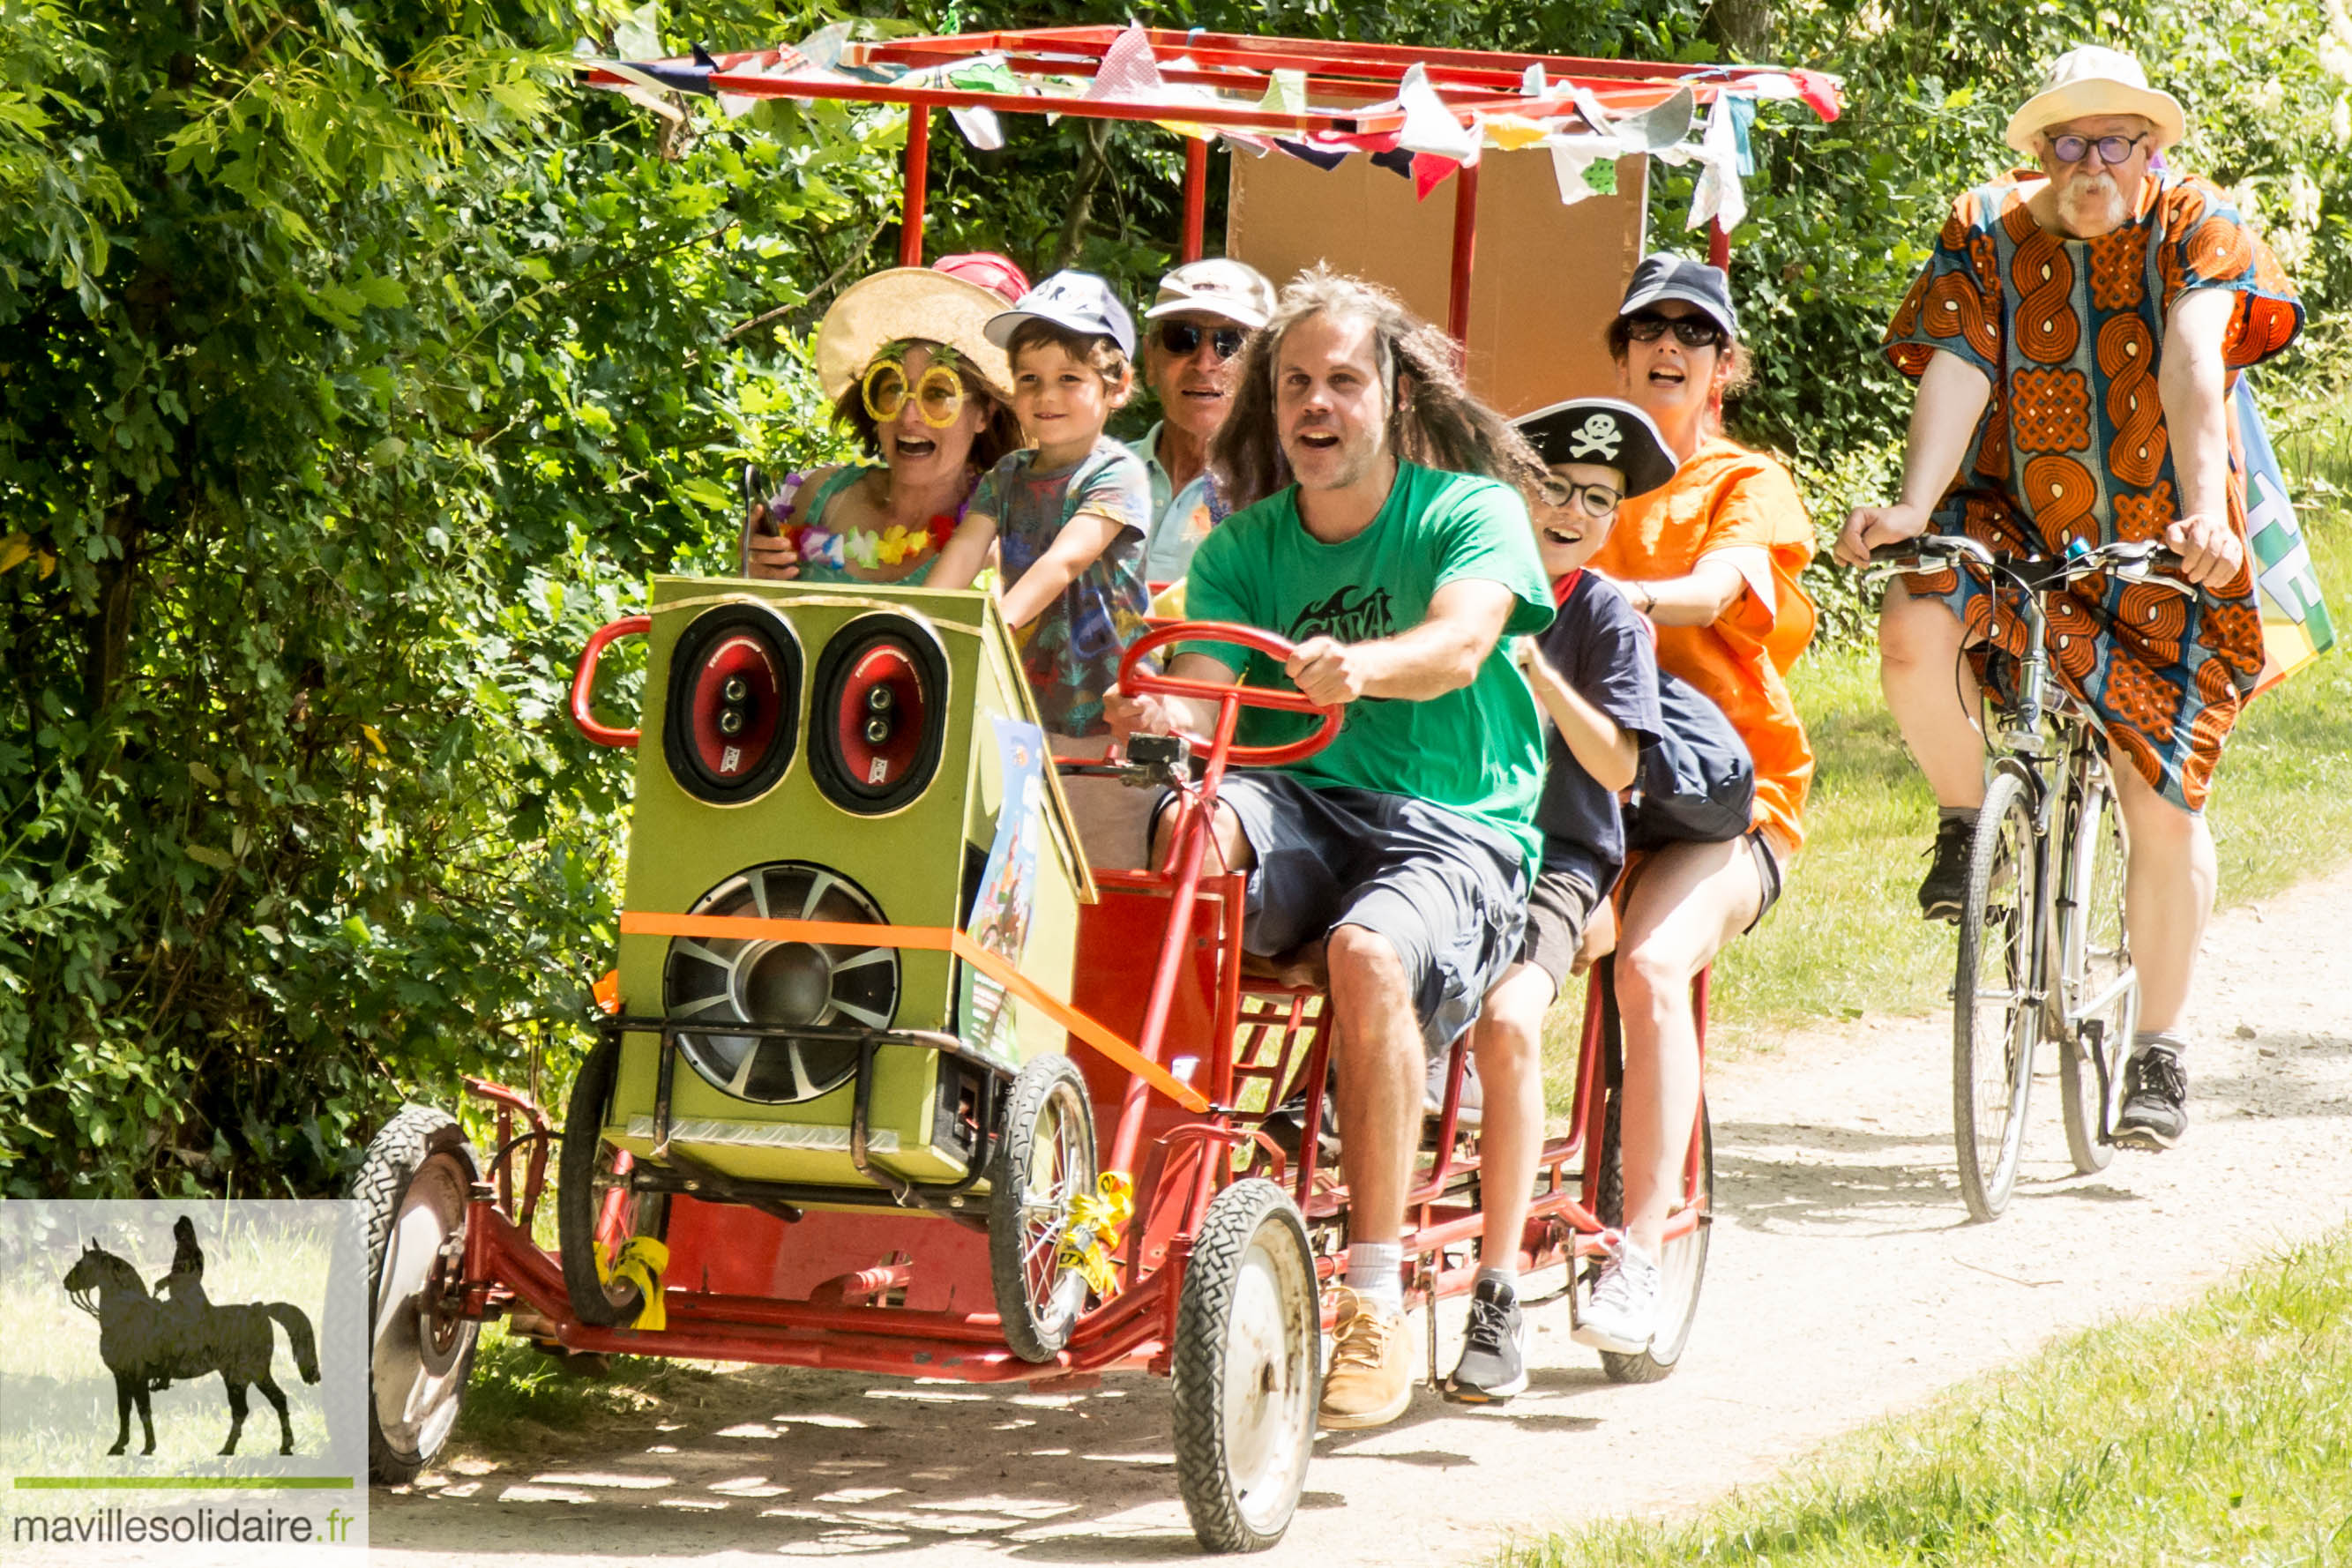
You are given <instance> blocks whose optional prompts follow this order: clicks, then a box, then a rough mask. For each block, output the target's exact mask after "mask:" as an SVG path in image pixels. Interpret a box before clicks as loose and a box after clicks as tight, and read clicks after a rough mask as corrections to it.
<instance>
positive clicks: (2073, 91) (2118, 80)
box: [2004, 44, 2189, 154]
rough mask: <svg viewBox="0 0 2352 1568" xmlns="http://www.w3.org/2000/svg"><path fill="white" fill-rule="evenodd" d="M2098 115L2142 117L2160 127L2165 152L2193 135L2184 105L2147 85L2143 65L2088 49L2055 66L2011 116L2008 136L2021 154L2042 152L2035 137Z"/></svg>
mask: <svg viewBox="0 0 2352 1568" xmlns="http://www.w3.org/2000/svg"><path fill="white" fill-rule="evenodd" d="M2094 114H2137V115H2138V116H2139V117H2140V118H2141V119H2143V120H2146V121H2148V122H2150V123H2151V124H2153V125H2154V126H2155V127H2156V145H2157V148H2158V151H2159V152H2160V151H2162V150H2163V149H2165V148H2167V147H2169V146H2171V145H2172V144H2173V143H2174V142H2178V141H2179V140H2180V139H2181V138H2182V137H2183V136H2186V135H2188V134H2189V116H2188V114H2187V112H2186V111H2184V110H2182V109H2181V107H2180V100H2179V99H2177V98H2175V97H2173V96H2172V95H2171V94H2170V93H2168V92H2163V91H2159V90H2158V89H2155V88H2152V87H2150V86H2148V85H2147V72H2146V71H2144V70H2142V69H2140V65H2139V61H2137V60H2136V59H2134V58H2132V57H2131V56H2129V55H2127V54H2125V53H2124V52H2123V51H2122V50H2120V49H2107V48H2101V47H2099V46H2098V45H2096V44H2085V45H2084V46H2083V47H2081V48H2079V49H2069V50H2067V51H2066V52H2065V53H2064V54H2063V55H2060V56H2059V57H2058V58H2056V59H2054V60H2052V61H2051V62H2050V69H2049V71H2048V72H2047V73H2046V74H2044V75H2043V77H2042V90H2041V91H2039V92H2037V93H2035V94H2034V95H2033V96H2032V98H2029V99H2027V100H2025V103H2024V105H2023V107H2021V109H2019V110H2018V111H2017V112H2016V113H2014V114H2012V115H2011V116H2010V117H2009V130H2008V131H2007V132H2006V133H2005V135H2004V140H2006V141H2007V142H2009V144H2010V145H2011V147H2013V148H2015V149H2016V150H2017V151H2018V152H2020V153H2029V154H2032V153H2039V152H2041V151H2042V149H2041V148H2040V147H2038V146H2036V145H2035V144H2034V138H2035V137H2037V136H2039V135H2041V134H2042V132H2044V131H2047V130H2049V129H2050V127H2052V126H2053V125H2063V124H2064V123H2065V122H2066V121H2069V120H2081V119H2084V118H2085V117H2086V116H2089V115H2094Z"/></svg>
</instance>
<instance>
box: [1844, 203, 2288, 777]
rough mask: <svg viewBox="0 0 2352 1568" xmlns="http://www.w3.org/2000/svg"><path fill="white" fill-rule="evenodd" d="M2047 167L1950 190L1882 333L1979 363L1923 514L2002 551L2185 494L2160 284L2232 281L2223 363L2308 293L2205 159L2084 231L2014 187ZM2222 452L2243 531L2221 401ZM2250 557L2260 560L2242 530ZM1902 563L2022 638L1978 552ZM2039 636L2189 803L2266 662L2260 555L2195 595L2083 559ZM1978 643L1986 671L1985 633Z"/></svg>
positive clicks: (2269, 337)
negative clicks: (2039, 220)
mask: <svg viewBox="0 0 2352 1568" xmlns="http://www.w3.org/2000/svg"><path fill="white" fill-rule="evenodd" d="M2037 184H2039V179H2038V176H2027V177H2026V178H2025V180H2024V182H2023V183H2018V182H2016V181H2003V182H2000V183H1996V184H1990V185H1981V186H1979V187H1978V188H1977V189H1975V190H1973V191H1970V192H1969V194H1968V195H1965V196H1962V197H1961V198H1960V199H1959V201H1958V202H1957V203H1956V204H1954V205H1953V208H1952V214H1951V216H1950V217H1949V218H1948V220H1947V221H1946V222H1945V224H1944V228H1943V232H1942V234H1941V235H1939V236H1938V237H1937V241H1936V251H1935V254H1934V256H1933V257H1931V258H1929V260H1928V262H1927V268H1925V270H1923V271H1922V272H1921V273H1920V275H1919V279H1918V280H1917V281H1916V283H1914V284H1913V285H1912V287H1911V291H1910V293H1909V294H1908V295H1906V297H1905V299H1904V300H1903V305H1902V308H1901V309H1900V310H1897V311H1896V312H1895V321H1894V323H1893V324H1892V325H1891V326H1889V327H1888V328H1887V331H1886V342H1885V351H1886V355H1887V357H1888V358H1889V359H1890V360H1892V361H1893V362H1894V363H1895V368H1896V369H1898V370H1901V371H1902V372H1903V373H1904V374H1906V375H1911V376H1915V377H1916V376H1918V375H1922V374H1925V373H1926V371H1927V363H1928V362H1929V360H1931V359H1932V358H1933V357H1934V353H1935V351H1937V350H1938V349H1940V350H1943V351H1944V352H1946V353H1953V354H1957V355H1958V356H1959V357H1960V358H1961V359H1964V360H1966V361H1967V362H1968V363H1970V364H1972V365H1974V366H1975V367H1976V368H1977V369H1978V370H1979V371H1981V372H1983V373H1984V374H1985V376H1986V378H1987V379H1988V380H1990V382H1991V383H1992V398H1991V401H1990V403H1989V404H1988V405H1987V406H1986V409H1985V415H1984V417H1983V419H1982V420H1981V421H1980V422H1979V425H1978V426H1977V430H1976V433H1975V436H1974V437H1973V439H1972V441H1971V443H1970V446H1969V454H1968V457H1967V458H1966V460H1965V461H1964V462H1963V463H1962V464H1961V465H1960V471H1959V474H1958V478H1957V479H1955V480H1954V482H1953V484H1952V487H1951V489H1949V490H1948V491H1947V492H1946V493H1945V495H1944V499H1943V501H1942V503H1941V504H1940V505H1939V506H1938V507H1937V510H1936V513H1935V520H1934V523H1933V526H1934V527H1935V529H1936V530H1937V531H1938V532H1943V533H1966V534H1968V535H1969V537H1971V538H1974V539H1976V540H1978V541H1979V542H1982V543H1984V544H1986V545H1989V546H1990V547H1992V548H1993V549H1995V550H2000V551H2006V552H2011V553H2023V552H2027V551H2032V552H2037V553H2042V554H2053V553H2057V552H2063V551H2064V550H2065V549H2066V547H2067V546H2068V545H2069V544H2070V543H2071V542H2074V541H2076V540H2080V541H2082V542H2084V544H2086V545H2092V546H2095V545H2099V544H2103V543H2106V542H2110V541H2114V540H2147V539H2155V538H2157V537H2158V536H2159V535H2161V534H2162V532H2163V531H2164V530H2165V529H2166V528H2167V527H2168V526H2169V525H2170V524H2171V523H2172V522H2174V521H2177V520H2178V519H2179V516H2180V503H2179V479H2178V476H2177V475H2176V474H2175V472H2174V469H2173V464H2172V452H2171V445H2170V442H2169V440H2168V437H2167V435H2166V431H2165V426H2164V406H2163V403H2162V401H2161V399H2160V398H2159V397H2158V390H2157V367H2158V360H2159V358H2160V356H2161V354H2162V353H2163V343H2164V332H2165V323H2166V321H2167V319H2168V315H2169V313H2170V311H2171V309H2172V305H2173V302H2174V301H2175V300H2178V299H2179V298H2180V297H2181V295H2183V294H2184V293H2187V292H2188V291H2189V290H2191V289H2226V290H2228V291H2230V292H2231V293H2233V294H2235V295H2237V296H2238V299H2237V301H2236V310H2235V312H2234V314H2233V315H2232V316H2231V322H2230V327H2229V331H2228V332H2227V334H2226V336H2225V337H2224V339H2223V346H2222V358H2223V362H2224V364H2225V366H2226V368H2227V369H2228V371H2229V372H2230V374H2231V380H2232V381H2234V380H2235V377H2236V373H2237V372H2239V371H2242V370H2244V369H2246V368H2247V367H2248V366H2250V365H2254V364H2258V363H2261V362H2262V361H2263V360H2265V359H2267V358H2269V357H2270V356H2271V355H2273V354H2274V353H2278V352H2279V351H2280V350H2281V349H2284V348H2285V347H2286V345H2287V344H2288V343H2289V342H2292V341H2293V340H2294V335H2295V333H2296V332H2297V331H2299V330H2301V327H2302V323H2303V307H2302V306H2301V305H2300V304H2299V303H2298V302H2297V301H2296V300H2295V297H2294V289H2293V287H2292V285H2290V284H2289V283H2288V282H2287V280H2286V277H2285V275H2284V273H2283V272H2281V271H2280V270H2279V266H2278V263H2277V261H2276V260H2275V259H2273V257H2272V256H2271V253H2270V249H2269V247H2267V246H2265V245H2263V243H2262V241H2261V240H2259V239H2257V238H2255V237H2254V235H2253V232H2252V230H2251V229H2249V228H2248V227H2247V226H2246V224H2245V222H2244V220H2243V219H2242V218H2241V217H2240V216H2238V213H2237V211H2236V210H2235V209H2234V208H2233V207H2232V206H2231V205H2230V204H2229V201H2228V198H2226V197H2225V196H2224V195H2222V194H2221V192H2220V191H2219V190H2217V189H2215V188H2214V187H2213V186H2212V185H2210V184H2206V183H2205V182H2204V181H2202V180H2198V179H2192V178H2184V177H2182V176H2181V175H2179V174H2173V173H2171V172H2169V171H2167V172H2164V173H2161V174H2149V175H2148V176H2147V183H2146V184H2145V185H2144V186H2143V188H2142V190H2141V193H2140V200H2139V205H2138V210H2137V216H2135V217H2134V218H2133V219H2132V220H2131V221H2129V222H2127V223H2126V224H2125V225H2124V226H2122V227H2120V228H2118V229H2116V231H2115V232H2114V233H2112V234H2108V235H2104V236H2102V237H2099V238H2097V239H2092V240H2077V239H2067V238H2063V237H2060V236H2058V235H2054V234H2052V233H2049V232H2048V231H2047V230H2045V229H2043V228H2042V226H2040V225H2038V224H2036V223H2035V222H2034V220H2033V217H2032V214H2031V213H2029V212H2028V211H2027V209H2026V200H2027V198H2028V197H2029V196H2030V195H2032V192H2033V190H2034V188H2035V187H2036V185H2037ZM2230 456H2231V475H2230V484H2229V512H2230V522H2231V527H2232V528H2233V529H2234V530H2235V531H2236V532H2237V534H2238V537H2239V540H2240V542H2244V540H2245V532H2246V529H2245V522H2246V507H2245V484H2244V479H2243V475H2242V463H2241V461H2240V457H2239V432H2238V429H2237V426H2236V421H2235V417H2234V416H2231V420H2230ZM2246 560H2247V563H2248V566H2249V568H2251V566H2252V560H2253V555H2252V551H2251V550H2249V551H2248V552H2247V554H2246ZM1906 582H1907V584H1908V585H1909V587H1910V590H1911V592H1912V593H1913V594H1915V595H1922V596H1935V597H1938V598H1941V599H1942V600H1943V601H1944V602H1945V603H1946V604H1948V605H1950V607H1951V609H1952V612H1953V613H1954V614H1955V615H1957V616H1959V618H1960V622H1961V625H1962V626H1965V627H1966V628H1968V630H1969V633H1970V634H1971V635H1972V636H1981V637H1984V638H1985V639H1986V640H1987V642H1988V643H1989V644H1990V646H1992V647H1999V648H2000V649H2001V650H2003V651H2004V652H2006V653H2008V654H2010V655H2011V656H2012V657H2014V656H2018V655H2021V654H2022V653H2023V651H2024V638H2025V629H2024V624H2023V622H2022V621H2021V619H2020V618H2019V616H2017V615H2016V613H2015V611H2014V608H2013V606H2012V605H2009V604H2003V605H2001V607H2000V611H1999V613H1998V614H1996V613H1995V611H1994V608H1993V605H1992V600H1991V597H1990V595H1989V593H1988V592H1987V590H1986V588H1985V586H1984V584H1983V583H1982V582H1981V581H1980V580H1979V578H1977V577H1976V576H1974V575H1973V574H1968V573H1962V572H1957V571H1953V570H1949V569H1947V570H1944V571H1939V572H1932V573H1920V574H1914V575H1913V576H1911V577H1909V578H1908V579H1906ZM2048 640H2049V645H2050V649H2051V662H2052V665H2053V670H2054V672H2055V674H2056V676H2057V678H2058V679H2059V680H2060V681H2061V682H2062V683H2063V685H2064V686H2065V688H2066V689H2068V690H2069V691H2070V692H2072V693H2073V694H2074V696H2075V698H2076V699H2078V700H2081V701H2082V702H2083V703H2084V705H2085V706H2086V707H2087V708H2088V709H2089V710H2091V711H2092V713H2093V714H2094V715H2095V717H2096V718H2097V719H2098V721H2099V722H2100V723H2101V725H2102V726H2103V727H2104V728H2105V731H2106V732H2107V734H2108V736H2109V738H2110V740H2111V742H2113V743H2114V744H2115V745H2116V747H2117V748H2118V749H2119V750H2120V751H2121V752H2123V754H2125V755H2126V756H2127V757H2129V758H2130V759H2131V762H2132V765H2133V766H2134V767H2135V768H2136V769H2137V772H2138V773H2139V774H2140V776H2141V777H2142V778H2144V779H2146V780H2147V783H2148V784H2149V785H2150V786H2151V787H2153V788H2155V789H2157V790H2158V791H2159V792H2160V793H2161V794H2162V795H2164V796H2165V798H2166V799H2168V800H2169V801H2171V802H2172V803H2173V804H2174V805H2179V806H2183V807H2185V808H2187V809H2189V810H2192V811H2194V810H2199V809H2201V808H2202V807H2203V805H2204V804H2205V798H2206V795H2207V794H2208V793H2209V792H2210V789H2211V787H2212V779H2213V764H2214V763H2215V762H2216V761H2217V760H2218V759H2219V757H2220V755H2221V742H2222V741H2223V740H2224V739H2225V738H2226V737H2227V736H2228V734H2229V732H2230V729H2231V726H2232V725H2233V724H2235V723H2236V722H2237V718H2238V711H2239V708H2240V706H2241V704H2242V702H2243V701H2244V700H2245V699H2246V698H2247V697H2248V696H2249V695H2251V693H2252V690H2253V688H2254V682H2255V679H2256V677H2257V676H2258V675H2259V674H2260V673H2261V671H2262V666H2263V632H2262V617H2261V612H2260V611H2259V609H2258V608H2257V607H2256V605H2255V602H2254V585H2253V579H2252V574H2251V571H2250V570H2242V571H2241V572H2240V573H2239V574H2238V575H2237V576H2236V577H2235V578H2233V579H2231V581H2230V582H2228V583H2226V584H2221V587H2220V588H2219V589H2218V591H2217V590H2214V589H2206V590H2204V591H2201V592H2200V594H2199V595H2197V596H2196V597H2195V598H2194V599H2190V598H2188V597H2185V596H2183V595H2179V594H2178V593H2175V592H2173V591H2171V590H2169V589H2167V588H2163V587H2158V586H2155V585H2152V584H2126V583H2123V582H2120V581H2116V580H2115V579H2112V578H2109V577H2106V576H2105V575H2102V576H2097V577H2091V578H2086V579H2084V580H2082V581H2080V582H2078V583H2076V584H2074V585H2073V586H2071V587H2070V588H2068V589H2066V590H2065V591H2064V592H2063V594H2061V595H2058V596H2056V597H2055V598H2053V601H2052V607H2051V616H2050V630H2049V637H2048ZM1972 657H1974V658H1976V659H1977V660H1978V664H1979V675H1981V674H1982V672H1983V671H1982V660H1983V650H1982V649H1981V648H1979V650H1978V652H1977V653H1976V654H1974V655H1973V656H1972Z"/></svg>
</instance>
